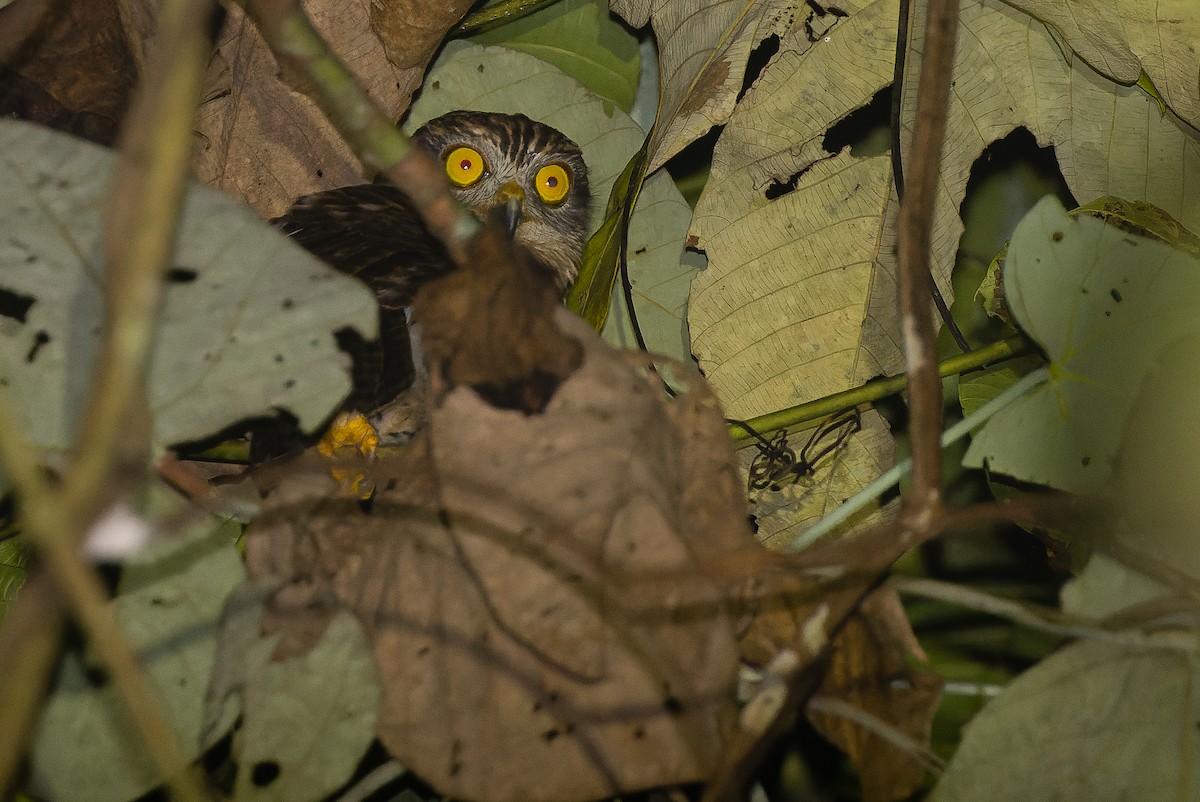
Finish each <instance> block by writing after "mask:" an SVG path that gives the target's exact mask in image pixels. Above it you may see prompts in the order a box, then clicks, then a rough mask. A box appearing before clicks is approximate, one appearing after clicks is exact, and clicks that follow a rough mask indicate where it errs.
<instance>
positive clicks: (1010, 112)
mask: <svg viewBox="0 0 1200 802" xmlns="http://www.w3.org/2000/svg"><path fill="white" fill-rule="evenodd" d="M1185 1H1186V0H1185ZM1013 5H1016V4H1015V3H1014V4H1013ZM1168 16H1169V15H1168ZM914 17H915V18H914V21H913V26H912V47H913V51H914V56H913V57H912V58H910V60H909V65H908V70H907V72H906V78H905V86H904V106H905V109H906V113H905V114H904V115H903V118H902V127H901V138H902V142H903V148H904V151H905V153H908V152H909V151H910V150H911V148H912V119H913V116H912V111H913V109H914V108H915V104H916V93H917V86H916V84H917V74H918V71H919V69H920V57H919V54H920V53H921V52H923V49H924V26H925V20H924V6H923V5H921V4H917V5H916V6H914ZM1164 27H1169V26H1167V25H1164ZM1193 72H1194V71H1193ZM1021 126H1023V127H1025V128H1027V129H1028V130H1029V131H1031V132H1032V133H1033V134H1034V136H1035V137H1036V138H1037V141H1038V144H1039V145H1041V146H1043V147H1046V146H1054V147H1055V155H1056V156H1057V158H1058V161H1059V165H1060V167H1061V169H1062V172H1063V177H1064V178H1065V179H1066V182H1067V185H1068V187H1069V188H1070V190H1071V192H1072V194H1073V195H1074V196H1075V198H1076V199H1077V200H1078V201H1080V202H1081V203H1086V202H1088V201H1090V200H1092V199H1093V198H1096V197H1099V196H1101V195H1117V196H1120V197H1123V198H1127V199H1130V200H1144V201H1149V202H1151V203H1153V204H1155V205H1157V206H1158V207H1160V208H1162V209H1164V210H1165V211H1167V212H1168V213H1169V214H1171V215H1174V216H1175V217H1176V218H1178V219H1179V220H1181V221H1182V222H1183V223H1184V224H1185V225H1188V226H1191V227H1192V228H1196V227H1197V225H1198V224H1200V182H1196V181H1194V180H1191V179H1190V178H1189V177H1190V176H1194V175H1197V174H1200V139H1197V138H1196V137H1195V136H1194V135H1191V134H1189V133H1188V132H1186V131H1185V130H1183V129H1182V128H1181V127H1180V126H1179V125H1178V124H1177V121H1175V120H1173V119H1172V118H1169V117H1164V116H1163V115H1162V114H1161V113H1160V111H1159V109H1158V104H1157V102H1156V101H1155V100H1154V99H1153V98H1151V97H1149V96H1148V95H1146V94H1145V93H1144V92H1142V91H1141V90H1139V89H1137V88H1136V87H1129V86H1123V85H1121V84H1117V83H1114V82H1113V81H1111V80H1109V79H1108V78H1106V77H1105V76H1103V75H1101V74H1100V73H1098V72H1096V71H1095V70H1094V69H1093V68H1092V67H1090V66H1088V64H1087V63H1086V62H1085V61H1083V60H1081V59H1079V58H1074V57H1072V55H1071V54H1070V53H1066V54H1064V52H1063V50H1062V48H1061V46H1060V44H1059V42H1058V41H1057V40H1056V39H1055V37H1054V36H1053V34H1052V33H1051V32H1050V31H1049V30H1048V29H1047V28H1046V25H1045V24H1044V23H1042V22H1040V21H1039V20H1038V19H1036V18H1034V17H1031V16H1029V15H1027V14H1025V13H1023V12H1021V11H1020V10H1019V9H1016V8H1013V7H1012V5H1009V4H1006V3H1004V2H1001V1H1000V0H982V2H980V3H968V4H965V5H963V7H962V9H961V18H960V29H959V36H958V44H957V47H956V49H955V66H954V79H953V84H952V88H951V90H950V105H949V108H948V110H947V132H946V138H945V141H944V143H943V148H942V166H941V178H942V190H941V192H939V195H938V208H937V212H936V216H935V222H934V231H933V243H932V248H933V261H934V265H935V268H936V270H935V275H940V272H939V271H942V270H949V268H950V266H951V265H952V263H953V258H954V253H955V249H956V246H957V243H958V239H959V236H960V234H961V232H962V223H961V221H960V220H959V218H958V209H959V206H960V204H961V203H962V199H963V195H964V194H965V192H966V183H967V179H968V177H969V175H970V170H971V168H972V166H973V165H974V163H975V161H976V160H977V159H978V158H979V157H980V155H981V154H982V153H983V150H984V148H986V147H987V146H988V145H990V144H991V143H992V142H993V141H995V140H997V139H1001V138H1003V137H1005V136H1007V135H1008V134H1009V133H1011V132H1012V131H1013V130H1014V129H1015V128H1017V127H1021ZM888 254H889V249H885V250H884V251H883V252H882V253H881V264H883V265H885V266H886V265H890V264H891V263H892V262H894V260H893V259H892V258H891V257H890V256H889V255H888ZM888 269H889V270H890V269H891V268H890V267H889V268H888ZM886 301H887V303H893V301H892V299H891V298H888V299H886ZM885 313H886V308H885V307H879V306H877V305H875V304H873V307H872V315H871V316H872V317H879V319H880V320H883V321H885V325H884V327H883V328H884V330H885V331H886V330H888V329H889V325H888V323H887V321H888V318H887V317H886V315H885ZM889 372H891V371H890V370H889Z"/></svg>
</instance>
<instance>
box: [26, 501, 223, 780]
mask: <svg viewBox="0 0 1200 802" xmlns="http://www.w3.org/2000/svg"><path fill="white" fill-rule="evenodd" d="M236 532H237V529H236V527H235V526H231V525H219V526H217V527H216V528H215V530H214V525H213V523H212V522H209V521H204V522H201V523H200V524H197V525H194V526H193V527H191V531H190V532H189V533H188V534H187V535H185V536H181V537H178V538H170V539H166V538H164V539H162V540H159V541H157V542H156V543H154V544H153V545H152V546H151V548H150V549H149V550H147V551H146V552H145V553H143V554H142V555H140V556H139V557H138V560H137V564H136V566H131V567H130V568H129V570H128V573H129V575H128V576H126V577H125V578H124V581H123V584H124V585H125V588H124V589H123V591H122V593H121V595H119V596H118V597H117V598H116V600H115V601H114V602H113V606H114V609H115V612H116V617H117V621H118V623H119V624H120V626H121V629H122V630H124V631H125V633H126V635H127V637H128V638H129V641H130V644H131V645H132V646H133V647H134V649H136V650H137V651H138V653H139V654H140V655H141V656H142V659H143V661H144V665H145V667H146V670H147V672H148V674H149V677H150V681H151V684H152V685H153V686H154V687H155V688H156V689H157V691H158V694H159V699H160V701H161V703H162V706H161V707H162V711H163V713H164V715H165V716H166V718H167V721H168V722H169V724H170V726H171V728H172V730H173V731H174V732H175V735H176V744H177V745H178V746H179V748H180V749H181V750H182V752H183V754H184V756H185V757H187V758H189V759H194V758H196V757H198V756H199V752H200V737H199V736H200V727H201V722H202V716H203V707H204V695H205V689H206V688H207V686H208V676H209V672H210V671H211V669H212V662H213V656H214V653H215V650H216V625H217V619H218V617H219V615H220V612H221V607H222V603H223V602H224V599H225V596H226V594H227V593H229V591H230V590H232V589H233V588H234V587H235V586H236V585H237V584H238V583H239V582H241V581H242V579H243V578H244V576H245V569H244V568H243V566H242V561H241V559H240V558H239V557H238V554H237V550H236V549H235V548H234V538H235V536H236ZM122 706H123V705H122V702H121V700H120V698H119V696H118V695H117V693H116V692H115V690H114V688H113V686H112V684H111V683H108V684H107V685H106V686H105V687H103V688H97V687H96V686H94V685H93V683H92V682H91V681H90V680H89V679H88V676H87V674H86V673H85V667H84V664H83V663H82V662H81V660H80V658H79V656H78V655H75V654H71V655H68V656H67V658H66V659H65V660H64V661H63V665H62V667H61V669H60V670H59V675H58V678H57V680H56V682H55V686H54V691H53V693H52V695H51V697H50V699H49V701H48V702H47V705H46V707H45V709H44V711H43V713H42V718H41V720H40V722H39V723H38V726H37V730H36V732H35V734H34V740H33V748H32V759H31V778H30V780H31V785H32V787H34V788H36V789H37V791H38V792H39V793H40V794H44V795H45V796H46V797H47V798H50V799H54V800H56V802H71V801H72V800H79V801H80V802H123V801H124V800H128V799H132V798H134V797H136V796H139V795H141V794H143V793H145V792H146V791H149V790H150V789H151V788H153V787H154V786H156V785H158V784H159V783H160V782H161V781H162V778H161V777H160V776H159V775H158V773H157V770H156V769H155V768H154V766H153V764H152V762H151V761H150V759H149V757H148V756H147V754H146V752H145V750H144V749H143V748H142V747H141V746H140V743H139V738H140V736H138V735H137V733H136V732H135V731H134V730H133V729H132V727H131V725H130V724H129V719H128V716H127V714H126V713H125V712H124V710H123V709H122Z"/></svg>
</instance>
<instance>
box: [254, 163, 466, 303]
mask: <svg viewBox="0 0 1200 802" xmlns="http://www.w3.org/2000/svg"><path fill="white" fill-rule="evenodd" d="M272 222H273V223H274V224H275V226H276V227H278V228H279V230H280V231H282V232H283V233H285V234H287V235H288V236H289V237H291V238H292V239H294V240H295V241H296V242H297V243H299V244H300V245H301V246H303V247H304V249H305V250H307V251H309V252H310V253H312V254H313V255H314V256H317V257H318V258H320V259H322V260H324V261H325V262H328V263H329V264H330V265H332V266H333V267H335V268H337V269H338V270H340V271H342V272H343V273H349V274H350V275H352V276H357V277H358V278H360V279H362V281H363V282H365V283H366V285H367V286H368V287H370V288H371V289H372V290H374V291H375V296H376V297H377V298H378V299H379V305H380V306H382V307H384V308H385V309H399V308H401V307H405V306H408V305H409V304H410V303H412V298H413V295H414V294H415V293H416V291H417V288H419V287H420V286H421V285H422V284H423V283H424V282H426V281H429V280H430V279H432V278H436V277H437V276H441V275H444V274H445V273H447V272H449V271H450V270H451V269H452V267H453V263H452V262H451V261H450V257H449V255H447V253H446V249H445V247H444V246H443V245H442V244H441V243H440V242H439V241H438V240H436V239H435V238H434V237H433V235H431V234H430V233H429V231H428V230H427V229H426V228H425V225H424V224H423V223H422V222H421V219H420V217H419V216H418V215H417V212H416V210H415V209H414V208H413V206H412V204H411V203H410V202H409V200H408V198H407V197H405V195H404V193H403V192H401V191H400V190H399V189H397V188H396V187H394V186H392V185H391V184H359V185H357V186H352V187H342V188H341V189H331V190H327V191H325V192H318V193H316V194H314V195H306V196H305V197H303V198H300V199H299V200H298V201H296V202H295V203H294V204H293V205H292V207H291V208H290V209H288V210H287V213H286V214H284V215H283V216H282V217H277V218H276V219H275V220H273V221H272Z"/></svg>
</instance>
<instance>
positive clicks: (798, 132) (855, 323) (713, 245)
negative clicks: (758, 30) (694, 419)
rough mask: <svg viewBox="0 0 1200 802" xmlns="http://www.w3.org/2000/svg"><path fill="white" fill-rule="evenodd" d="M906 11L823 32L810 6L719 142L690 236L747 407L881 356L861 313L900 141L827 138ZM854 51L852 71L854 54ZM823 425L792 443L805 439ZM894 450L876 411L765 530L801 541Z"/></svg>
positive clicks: (764, 406)
mask: <svg viewBox="0 0 1200 802" xmlns="http://www.w3.org/2000/svg"><path fill="white" fill-rule="evenodd" d="M895 16H896V8H895V3H894V2H892V0H880V2H875V3H871V4H869V5H868V6H867V7H866V8H865V9H863V10H862V11H859V12H858V13H857V14H855V15H854V16H852V17H849V18H844V19H842V20H841V21H840V22H838V23H837V24H836V25H835V26H834V27H833V28H832V29H831V30H829V31H828V32H827V34H826V36H825V37H824V38H823V39H822V40H821V41H819V42H818V43H816V44H814V43H813V42H812V41H811V40H810V38H809V36H808V33H807V29H806V28H805V27H804V26H803V25H802V24H801V22H800V21H797V23H796V25H795V27H793V29H792V30H791V31H790V32H789V33H788V34H787V35H785V36H784V38H783V40H782V41H781V43H780V52H779V54H778V55H777V56H776V58H775V60H774V61H773V62H772V63H771V65H770V66H769V67H768V69H767V70H766V72H765V73H764V74H763V76H762V77H761V78H760V79H759V81H758V82H757V83H756V84H755V85H754V87H752V88H751V90H750V91H749V92H748V93H747V95H746V97H745V98H744V99H743V101H742V102H741V103H740V104H739V105H738V108H737V110H736V111H735V112H734V114H733V116H732V118H731V119H730V121H729V125H728V126H727V127H726V129H725V131H724V133H723V134H722V136H721V138H720V140H719V141H718V143H717V147H716V151H715V153H714V155H713V167H712V173H711V175H710V177H709V182H708V184H707V186H706V187H705V191H704V194H703V195H701V197H700V201H699V203H698V204H697V207H696V216H695V219H694V221H693V223H692V231H691V241H692V242H693V243H694V244H695V245H696V247H698V248H701V249H703V250H704V251H705V252H706V253H707V255H708V260H709V265H708V267H707V269H705V270H704V271H703V272H701V273H700V274H699V275H698V276H697V277H696V280H695V281H694V282H693V284H692V295H691V300H690V303H689V323H690V326H691V331H692V347H693V350H694V351H695V353H696V357H697V359H699V361H700V366H701V368H702V369H703V370H704V371H705V375H706V376H707V377H708V379H709V381H710V382H711V383H712V385H713V387H714V388H715V389H716V391H717V394H718V395H719V396H720V397H721V398H722V401H723V403H724V404H725V406H726V409H728V411H729V414H730V415H731V416H733V417H737V418H749V417H753V416H754V415H759V414H762V413H765V412H770V411H773V410H775V409H780V408H783V407H787V406H791V405H794V404H798V403H801V402H803V401H808V400H811V399H813V398H819V397H821V396H824V395H828V394H830V393H834V392H837V391H839V390H844V389H846V388H847V387H850V386H853V385H855V384H857V383H860V382H861V381H863V380H864V379H866V378H870V376H872V375H873V374H875V373H877V372H879V371H880V366H879V364H878V357H879V355H878V354H876V353H875V352H874V349H873V347H872V346H871V345H870V344H867V343H864V342H863V341H862V340H861V339H860V338H862V337H863V335H862V334H861V333H860V328H861V327H862V321H863V314H864V311H865V309H866V308H867V305H868V302H869V299H870V297H871V295H872V292H879V289H878V287H877V286H876V282H877V279H878V277H877V275H876V269H875V266H874V263H875V259H876V258H877V256H878V254H879V252H880V249H881V240H880V237H881V232H882V230H883V229H882V223H881V222H880V221H881V216H882V215H883V214H884V213H885V210H886V209H887V207H888V203H889V192H890V185H891V182H890V166H889V162H888V159H887V158H886V157H871V158H859V157H856V156H854V155H853V154H852V153H850V152H849V151H847V150H843V151H842V152H841V153H840V154H830V153H828V152H827V151H826V150H825V149H824V147H823V140H824V136H825V133H826V131H827V130H828V128H829V126H831V125H832V124H833V123H835V122H836V121H838V120H839V119H842V118H844V117H845V116H846V115H848V114H850V113H851V112H852V111H854V110H855V109H856V108H858V107H860V106H862V105H864V104H866V103H868V102H869V101H870V99H871V97H872V96H873V95H874V94H875V93H876V92H878V91H880V90H881V89H882V88H884V87H886V86H887V84H888V83H889V82H890V81H891V76H892V71H891V65H890V62H889V61H887V59H886V58H885V54H886V52H887V50H888V48H892V47H894V37H895V31H894V28H895ZM851 63H852V64H854V65H855V67H854V72H853V75H852V76H848V75H846V74H845V71H844V67H843V65H846V64H851ZM816 97H820V98H821V102H820V103H815V102H813V100H812V99H813V98H816ZM893 297H894V296H893ZM809 434H810V433H808V432H802V433H800V434H799V435H797V436H796V437H795V438H794V439H793V441H792V443H791V446H792V448H793V449H795V450H796V451H797V452H799V451H800V450H801V448H802V447H803V445H804V443H805V441H806V440H807V438H808V437H809ZM746 459H749V457H747V458H746ZM890 461H891V443H890V438H889V437H888V435H887V427H886V425H885V424H884V423H883V421H882V420H881V419H880V418H879V417H878V416H877V415H875V414H874V413H871V414H868V415H867V416H865V417H864V427H863V432H861V433H860V434H858V435H855V436H853V437H851V438H850V440H849V442H848V444H847V446H846V448H845V449H844V450H843V451H841V452H839V453H838V454H837V455H836V456H835V457H834V458H833V459H831V460H829V461H828V465H827V467H826V468H825V469H824V470H821V471H818V473H817V476H816V480H817V484H816V486H805V485H799V486H792V487H788V488H785V489H784V491H783V492H782V493H769V494H767V495H766V497H765V498H763V499H762V500H761V501H760V510H759V526H760V530H761V531H760V534H761V536H762V537H763V538H764V540H765V541H771V542H778V543H781V544H782V543H786V542H788V541H789V540H791V538H792V537H793V536H794V535H795V534H796V533H798V531H800V530H801V529H803V528H805V527H806V526H808V525H810V524H811V523H812V522H813V521H815V520H816V519H818V518H820V517H822V516H824V515H825V514H827V513H828V512H829V511H830V510H831V509H832V508H834V507H836V506H837V505H838V504H840V503H841V501H842V500H844V499H845V498H847V497H849V496H851V495H853V494H854V493H855V492H857V490H859V489H861V487H862V486H863V485H865V484H866V483H867V482H869V481H871V480H872V479H874V478H875V476H878V475H879V473H880V472H881V470H883V469H886V467H887V465H888V464H889V463H890Z"/></svg>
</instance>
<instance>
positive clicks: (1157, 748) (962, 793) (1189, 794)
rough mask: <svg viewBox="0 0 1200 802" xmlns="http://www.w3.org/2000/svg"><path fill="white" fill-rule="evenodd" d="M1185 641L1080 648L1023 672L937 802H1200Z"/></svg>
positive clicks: (968, 742)
mask: <svg viewBox="0 0 1200 802" xmlns="http://www.w3.org/2000/svg"><path fill="white" fill-rule="evenodd" d="M1191 639H1192V641H1193V643H1194V636H1191ZM1179 641H1180V639H1179V638H1177V637H1172V636H1171V635H1164V636H1161V637H1160V638H1158V639H1157V640H1154V639H1152V640H1151V642H1150V645H1149V646H1148V647H1146V648H1139V647H1127V646H1118V645H1115V644H1112V643H1102V642H1083V643H1077V644H1074V645H1072V646H1068V647H1067V648H1065V649H1063V650H1062V651H1060V652H1058V653H1056V654H1054V655H1052V656H1051V657H1049V658H1047V659H1046V660H1044V661H1042V662H1041V663H1039V664H1038V665H1037V666H1035V667H1034V668H1032V669H1030V670H1029V671H1027V672H1025V673H1024V674H1023V675H1021V676H1020V677H1018V678H1017V679H1016V681H1014V682H1013V683H1012V685H1010V686H1009V687H1008V688H1006V689H1005V690H1004V692H1003V693H1001V694H1000V696H998V697H997V698H996V699H995V700H994V701H992V702H991V703H990V704H989V705H988V706H987V707H986V708H985V709H984V710H983V712H982V713H980V714H979V715H978V716H977V717H976V718H975V720H974V721H973V722H972V723H971V725H970V726H969V727H968V728H967V730H966V732H965V734H964V736H963V739H962V743H961V745H960V746H959V748H958V751H957V752H956V753H955V755H954V759H953V760H952V761H951V763H950V766H949V768H948V769H947V771H946V773H945V774H944V775H943V776H942V778H941V781H940V782H939V783H938V785H937V787H936V788H935V789H934V792H933V795H932V796H931V802H977V800H992V799H995V800H1002V799H1003V800H1011V799H1054V800H1058V802H1096V800H1117V799H1136V800H1139V802H1158V801H1159V800H1162V802H1167V801H1168V800H1170V801H1171V802H1174V800H1183V799H1198V798H1200V772H1197V771H1195V766H1196V765H1197V761H1200V738H1197V737H1196V735H1195V733H1196V722H1197V721H1198V720H1200V670H1198V668H1200V666H1197V664H1196V655H1195V654H1194V653H1187V652H1184V651H1182V650H1181V649H1180V648H1179ZM1156 643H1157V644H1158V645H1159V648H1154V646H1155V645H1156Z"/></svg>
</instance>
